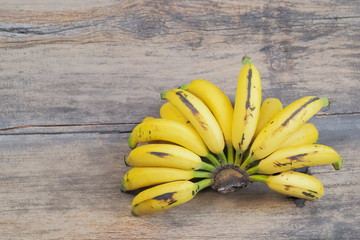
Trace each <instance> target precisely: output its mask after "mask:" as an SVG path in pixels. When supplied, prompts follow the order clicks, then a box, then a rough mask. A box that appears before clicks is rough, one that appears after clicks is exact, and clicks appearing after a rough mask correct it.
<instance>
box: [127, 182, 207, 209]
mask: <svg viewBox="0 0 360 240" xmlns="http://www.w3.org/2000/svg"><path fill="white" fill-rule="evenodd" d="M210 185H212V180H211V179H204V180H201V181H199V182H196V183H193V182H191V181H175V182H170V183H165V184H161V185H158V186H155V187H152V188H149V189H146V190H144V191H142V192H140V193H139V194H138V195H136V196H135V197H134V199H133V201H132V204H131V205H132V209H131V213H132V214H133V215H134V216H143V215H149V214H153V213H156V212H159V211H163V210H166V209H169V208H172V207H175V206H177V205H179V204H182V203H185V202H187V201H189V200H191V199H192V198H193V197H194V196H195V195H196V194H197V193H198V192H199V191H201V190H202V189H204V188H206V187H208V186H210Z"/></svg>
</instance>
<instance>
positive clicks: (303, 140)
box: [278, 123, 319, 149]
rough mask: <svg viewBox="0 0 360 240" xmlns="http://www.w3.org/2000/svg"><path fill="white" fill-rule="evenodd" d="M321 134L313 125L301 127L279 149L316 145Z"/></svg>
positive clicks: (308, 124) (307, 124)
mask: <svg viewBox="0 0 360 240" xmlns="http://www.w3.org/2000/svg"><path fill="white" fill-rule="evenodd" d="M318 139H319V132H318V130H317V129H316V127H315V126H314V124H312V123H305V124H303V125H302V126H301V127H299V128H298V129H297V130H296V131H295V132H294V133H293V134H292V135H291V136H290V137H289V138H287V139H286V140H285V141H284V142H282V143H281V144H280V145H279V147H278V149H281V148H287V147H294V146H300V145H305V144H311V143H316V142H317V141H318Z"/></svg>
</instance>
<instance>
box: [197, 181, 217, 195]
mask: <svg viewBox="0 0 360 240" xmlns="http://www.w3.org/2000/svg"><path fill="white" fill-rule="evenodd" d="M213 183H214V181H213V180H212V179H204V180H201V181H199V182H197V183H196V185H198V192H200V191H201V190H203V189H204V188H207V187H210V186H211V185H213Z"/></svg>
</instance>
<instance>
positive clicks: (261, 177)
mask: <svg viewBox="0 0 360 240" xmlns="http://www.w3.org/2000/svg"><path fill="white" fill-rule="evenodd" d="M268 177H269V176H267V175H251V176H249V178H250V180H252V181H254V182H263V183H266V181H267V179H268Z"/></svg>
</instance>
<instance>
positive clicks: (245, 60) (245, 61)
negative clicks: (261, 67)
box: [242, 55, 252, 65]
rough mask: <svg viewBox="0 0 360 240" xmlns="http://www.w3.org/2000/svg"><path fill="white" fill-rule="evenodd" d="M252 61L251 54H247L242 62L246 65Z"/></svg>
mask: <svg viewBox="0 0 360 240" xmlns="http://www.w3.org/2000/svg"><path fill="white" fill-rule="evenodd" d="M250 63H252V61H251V58H250V57H249V56H247V55H245V56H243V58H242V64H243V65H246V64H250Z"/></svg>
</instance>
